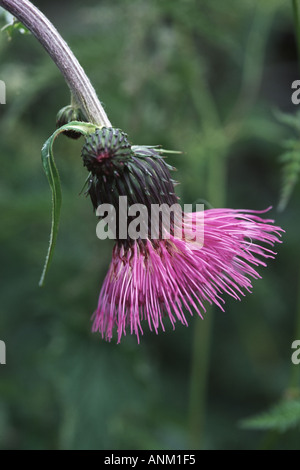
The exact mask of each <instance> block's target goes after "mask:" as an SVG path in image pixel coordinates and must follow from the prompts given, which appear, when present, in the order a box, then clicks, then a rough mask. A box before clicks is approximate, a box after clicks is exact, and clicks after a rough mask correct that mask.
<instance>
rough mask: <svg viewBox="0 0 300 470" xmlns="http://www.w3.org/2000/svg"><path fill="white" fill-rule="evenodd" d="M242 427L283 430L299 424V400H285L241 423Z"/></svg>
mask: <svg viewBox="0 0 300 470" xmlns="http://www.w3.org/2000/svg"><path fill="white" fill-rule="evenodd" d="M241 425H242V427H243V428H244V429H253V430H274V431H279V432H285V431H288V430H289V429H292V428H295V427H296V426H299V425H300V400H299V399H298V400H285V401H283V402H281V403H279V404H278V405H276V406H274V407H273V408H271V409H270V410H269V411H267V412H265V413H261V414H259V415H257V416H254V417H252V418H248V419H245V420H244V421H242V423H241Z"/></svg>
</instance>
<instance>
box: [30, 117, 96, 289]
mask: <svg viewBox="0 0 300 470" xmlns="http://www.w3.org/2000/svg"><path fill="white" fill-rule="evenodd" d="M97 127H98V126H95V125H94V124H90V123H84V122H76V121H74V122H70V123H69V124H66V125H65V126H62V127H60V128H59V129H57V130H56V131H55V132H54V134H52V136H51V137H49V139H48V140H47V141H46V142H45V144H44V145H43V148H42V163H43V167H44V170H45V173H46V176H47V178H48V182H49V185H50V188H51V192H52V223H51V232H50V242H49V248H48V252H47V256H46V260H45V264H44V269H43V272H42V276H41V279H40V282H39V285H40V286H43V285H44V281H45V276H46V274H47V271H48V268H49V265H50V261H51V259H52V257H53V253H54V248H55V243H56V239H57V232H58V226H59V218H60V209H61V202H62V193H61V185H60V178H59V173H58V170H57V167H56V164H55V160H54V156H53V143H54V141H55V139H56V137H58V136H59V134H61V133H62V132H64V131H69V130H71V131H76V132H80V133H81V134H83V135H87V134H90V133H93V132H95V130H96V129H97Z"/></svg>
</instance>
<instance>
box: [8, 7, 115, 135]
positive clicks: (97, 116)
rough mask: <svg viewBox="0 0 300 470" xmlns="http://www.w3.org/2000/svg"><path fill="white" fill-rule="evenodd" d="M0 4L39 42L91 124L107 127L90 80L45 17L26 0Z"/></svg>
mask: <svg viewBox="0 0 300 470" xmlns="http://www.w3.org/2000/svg"><path fill="white" fill-rule="evenodd" d="M0 6H2V7H3V8H5V9H6V10H7V11H9V12H10V13H11V14H12V15H13V16H15V17H16V18H17V19H18V20H19V21H20V22H21V23H23V24H24V25H25V26H26V27H27V28H28V29H29V31H31V32H32V34H33V35H34V36H35V37H36V38H37V39H38V41H39V42H40V43H41V44H42V45H43V47H44V48H45V49H46V51H47V52H48V54H49V55H50V57H51V58H52V60H53V61H54V63H55V64H56V65H57V67H58V68H59V70H60V71H61V73H62V74H63V76H64V78H65V80H66V82H67V84H68V86H69V88H70V90H71V92H72V94H73V96H74V98H75V100H76V102H77V103H78V104H79V105H80V107H81V108H82V110H83V111H84V113H85V115H86V117H87V118H88V120H89V121H90V122H92V123H93V124H97V125H100V126H106V127H111V123H110V121H109V119H108V117H107V115H106V113H105V111H104V109H103V107H102V105H101V103H100V101H99V99H98V97H97V94H96V92H95V90H94V88H93V86H92V84H91V82H90V80H89V79H88V77H87V76H86V74H85V72H84V70H83V68H82V67H81V65H80V64H79V62H78V60H77V59H76V57H75V56H74V54H73V53H72V51H71V49H70V48H69V46H68V45H67V43H66V42H65V41H64V40H63V39H62V37H61V36H60V34H59V33H58V31H57V30H56V29H55V27H54V26H53V25H52V23H51V22H50V21H49V20H48V18H47V17H46V16H45V15H44V14H43V13H41V12H40V10H39V9H38V8H36V7H35V6H34V5H33V4H32V3H31V2H30V1H28V0H0Z"/></svg>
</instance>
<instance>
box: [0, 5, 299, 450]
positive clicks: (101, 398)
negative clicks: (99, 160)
mask: <svg viewBox="0 0 300 470" xmlns="http://www.w3.org/2000/svg"><path fill="white" fill-rule="evenodd" d="M35 4H36V5H37V6H39V7H40V8H41V9H42V10H43V11H44V12H45V13H46V14H47V15H48V16H49V18H50V19H51V20H52V21H53V22H54V24H55V25H56V26H57V28H58V30H59V31H60V32H61V34H62V35H63V37H64V38H65V39H66V40H67V41H68V42H69V44H70V46H71V47H72V49H73V51H74V52H75V54H76V56H77V57H78V59H79V60H80V62H81V64H82V65H83V67H84V68H85V70H86V72H87V74H88V76H89V77H90V79H91V80H92V82H93V84H94V86H95V88H96V90H97V92H98V93H99V96H100V98H101V101H102V102H103V104H104V106H105V109H106V111H107V113H108V115H109V117H110V120H111V122H112V123H113V125H114V126H116V127H120V128H121V129H123V130H124V131H126V132H127V133H128V134H129V136H130V139H131V141H132V142H133V143H134V144H143V145H156V144H162V145H163V146H164V147H165V148H170V149H176V150H181V151H183V152H184V153H183V154H182V155H180V156H172V157H170V158H169V162H170V163H172V164H174V165H175V166H176V167H177V169H178V172H177V173H176V179H177V180H178V181H180V183H181V184H180V186H178V188H177V189H178V194H179V195H180V197H181V200H182V202H183V203H192V202H202V200H206V201H207V202H208V203H210V204H212V205H217V204H218V202H216V201H222V205H224V206H225V207H232V208H249V209H264V208H266V207H268V206H270V205H273V206H274V209H273V211H272V213H271V217H273V218H276V222H277V223H278V224H279V225H281V226H282V227H283V228H284V229H285V230H286V234H285V235H284V243H283V244H282V245H280V246H279V245H278V246H277V249H278V256H277V258H276V260H275V261H270V263H269V267H268V268H267V269H263V268H262V269H260V273H261V274H262V276H263V279H262V280H259V281H256V282H254V289H253V294H251V295H248V296H247V297H245V298H244V299H243V300H242V301H241V302H236V301H234V300H232V299H231V298H226V313H222V312H221V311H217V310H216V312H215V313H214V326H213V334H212V338H211V346H210V348H211V364H210V369H209V377H208V389H207V406H206V425H205V430H204V435H203V438H202V439H201V442H200V439H199V442H198V444H197V447H199V448H205V449H254V448H257V447H259V446H260V445H261V442H262V441H263V439H264V434H263V433H262V432H255V431H249V430H244V429H242V428H241V427H240V421H241V420H243V419H244V418H246V417H248V416H251V415H253V414H256V413H259V412H260V411H263V410H264V409H266V408H268V407H269V406H271V405H272V404H273V403H276V402H277V401H279V400H280V398H281V396H282V395H283V394H284V393H285V390H286V388H287V386H288V382H289V376H290V374H291V368H292V367H294V368H295V367H297V366H292V364H291V359H290V358H291V352H292V351H291V343H292V341H294V340H295V339H300V338H296V337H295V332H294V324H295V321H296V320H295V319H296V310H297V286H298V285H299V282H298V281H299V270H300V259H299V253H300V248H299V236H298V234H299V204H298V200H299V186H298V187H297V188H296V190H295V192H294V193H293V196H292V199H291V201H290V203H289V205H288V208H287V209H286V211H285V212H283V213H278V212H277V211H276V205H277V203H278V200H279V194H280V186H281V170H282V169H281V164H280V163H279V155H280V154H281V153H282V142H283V140H284V139H286V138H289V137H293V136H294V135H293V133H292V132H291V131H290V129H289V128H288V127H287V126H285V125H283V124H281V123H280V122H279V121H278V120H277V119H276V117H275V115H274V110H276V109H281V110H282V111H284V112H290V113H295V112H296V111H297V107H296V106H294V105H292V103H291V83H292V82H293V81H294V80H296V79H298V78H300V72H298V68H297V51H296V44H295V39H294V32H293V31H294V29H293V19H292V8H291V4H290V2H284V1H275V0H272V1H271V0H269V1H268V2H255V1H243V2H241V1H238V0H228V1H226V2H223V1H221V0H215V1H213V2H212V1H208V0H206V1H205V0H201V1H199V0H181V1H174V0H167V1H164V2H161V1H158V0H150V1H147V2H146V1H142V0H131V1H128V0H122V1H121V0H115V1H113V2H112V1H108V0H106V1H102V0H99V1H96V0H88V1H86V2H80V1H75V0H74V1H65V2H62V1H56V0H55V1H54V0H51V1H36V2H35ZM1 20H2V22H3V19H1ZM0 64H1V65H0V79H1V80H4V81H5V82H6V84H7V104H6V105H5V106H4V105H3V106H1V107H0V126H1V127H0V135H1V137H0V155H1V160H0V165H1V167H0V168H1V171H0V209H1V212H0V213H1V229H0V292H1V294H0V295H1V297H0V311H1V313H0V339H1V340H4V341H5V342H6V346H7V365H6V366H0V448H1V449H181V448H188V447H189V446H190V439H191V437H190V435H189V426H188V414H189V408H190V405H189V393H190V372H191V361H192V354H193V342H194V331H195V326H196V324H198V323H199V322H201V320H200V319H199V318H196V317H194V318H190V319H189V327H188V328H185V327H183V326H182V325H180V324H178V325H177V327H176V330H175V331H172V330H171V328H170V326H169V325H168V324H167V321H166V332H165V333H162V332H161V333H160V334H159V335H157V336H156V335H155V334H154V333H150V332H149V331H148V328H147V325H145V328H144V337H143V338H142V341H141V344H140V345H138V344H137V342H136V338H135V337H130V335H129V334H128V335H127V337H126V338H123V341H122V343H121V344H120V345H116V342H115V341H112V343H110V344H108V343H106V342H105V341H103V340H102V339H101V337H100V335H97V334H91V331H90V329H91V323H90V317H91V315H92V313H93V310H94V308H95V306H96V303H97V298H98V294H99V290H100V286H101V283H102V281H103V279H104V276H105V274H106V271H107V269H108V265H109V262H110V258H111V250H112V243H111V242H109V241H104V242H100V241H99V240H98V239H97V238H96V232H95V229H96V223H97V219H96V217H95V216H94V214H93V211H92V206H91V203H90V201H89V200H87V199H86V198H85V197H84V195H81V196H79V192H80V190H81V188H82V185H83V183H84V180H85V178H86V170H85V169H84V168H83V165H82V161H81V158H80V151H81V146H82V140H80V141H77V142H75V141H71V140H69V139H67V138H65V137H61V138H60V139H59V140H58V141H57V143H56V144H55V155H56V159H57V163H58V167H59V171H60V175H61V180H62V187H63V209H62V219H61V224H60V231H59V238H58V243H57V247H56V252H55V257H54V260H53V263H52V265H51V269H50V272H49V275H48V277H47V280H46V285H45V287H44V288H42V289H41V288H39V287H38V281H39V277H40V274H41V270H42V266H43V262H44V257H45V254H46V250H47V242H48V239H49V230H50V208H51V206H50V201H51V198H50V190H49V187H48V184H47V180H46V177H45V175H44V173H43V169H42V165H41V159H40V150H41V146H42V144H43V143H44V141H45V140H46V139H47V138H48V137H49V135H50V134H52V132H53V130H54V126H55V116H56V113H57V111H58V110H59V109H60V108H61V107H63V106H65V105H67V104H68V102H69V93H68V89H67V87H66V85H65V83H64V80H63V78H62V77H61V75H60V74H59V72H58V70H57V69H56V67H55V65H54V64H53V63H52V62H51V60H50V59H49V57H48V56H47V54H46V53H45V51H44V50H43V49H42V47H41V46H40V45H39V44H38V42H37V41H36V40H35V38H34V37H33V36H22V35H19V34H16V35H14V38H13V39H12V40H11V41H8V40H7V38H6V35H5V34H1V37H0ZM210 159H214V162H215V165H216V169H217V170H216V173H218V170H220V175H219V181H220V184H217V185H216V187H215V189H214V188H212V187H211V186H210V187H209V174H208V168H209V161H211V160H210ZM217 181H218V177H217ZM224 182H225V184H224ZM217 186H218V187H217ZM214 191H215V194H214ZM298 367H299V372H300V365H299V366H298ZM190 412H192V413H193V410H190ZM299 437H300V434H299V432H298V431H297V429H296V430H292V431H289V432H287V433H285V434H283V435H282V436H280V437H279V439H278V441H277V442H276V446H277V448H299V447H300V446H299Z"/></svg>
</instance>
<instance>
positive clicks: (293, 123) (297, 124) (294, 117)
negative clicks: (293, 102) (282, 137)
mask: <svg viewBox="0 0 300 470" xmlns="http://www.w3.org/2000/svg"><path fill="white" fill-rule="evenodd" d="M274 115H275V117H276V118H277V120H278V121H279V122H281V123H282V124H286V125H287V126H289V127H291V128H292V129H294V130H295V131H297V132H299V131H300V112H299V111H298V112H297V113H295V114H288V113H283V112H282V111H279V110H278V109H276V110H274Z"/></svg>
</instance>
